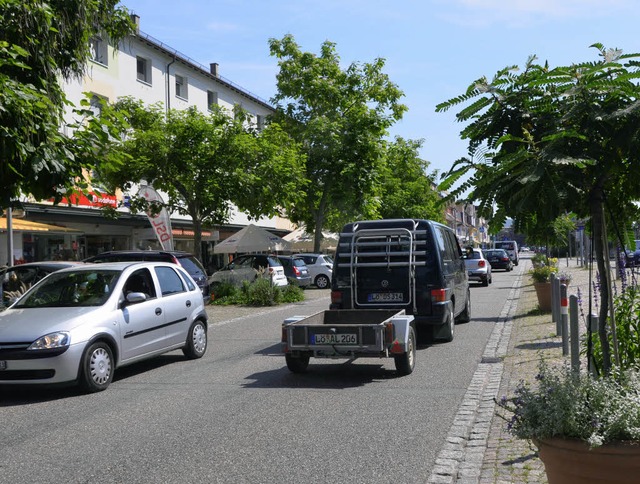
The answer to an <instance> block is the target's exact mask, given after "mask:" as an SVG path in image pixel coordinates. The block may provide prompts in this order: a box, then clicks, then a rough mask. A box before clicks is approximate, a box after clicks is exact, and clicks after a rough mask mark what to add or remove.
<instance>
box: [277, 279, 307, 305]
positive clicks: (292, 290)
mask: <svg viewBox="0 0 640 484" xmlns="http://www.w3.org/2000/svg"><path fill="white" fill-rule="evenodd" d="M280 291H281V293H282V298H281V300H282V302H283V303H293V302H299V301H304V291H303V290H302V289H300V288H299V287H298V286H294V285H293V284H289V285H288V286H284V287H283V288H281V289H280Z"/></svg>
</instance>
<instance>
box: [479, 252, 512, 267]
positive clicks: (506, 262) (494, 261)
mask: <svg viewBox="0 0 640 484" xmlns="http://www.w3.org/2000/svg"><path fill="white" fill-rule="evenodd" d="M484 256H485V258H486V259H487V260H488V261H489V264H491V269H504V270H505V271H507V272H509V271H512V270H513V262H512V261H511V257H509V254H507V251H506V250H504V249H486V250H485V251H484Z"/></svg>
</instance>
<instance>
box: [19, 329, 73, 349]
mask: <svg viewBox="0 0 640 484" xmlns="http://www.w3.org/2000/svg"><path fill="white" fill-rule="evenodd" d="M69 340H70V337H69V333H66V332H64V331H59V332H57V333H49V334H47V335H44V336H43V337H41V338H38V339H37V340H36V341H34V342H33V343H32V344H31V346H29V347H28V348H27V350H50V349H53V348H63V347H65V346H69Z"/></svg>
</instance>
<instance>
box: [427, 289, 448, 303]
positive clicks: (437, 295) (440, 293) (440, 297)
mask: <svg viewBox="0 0 640 484" xmlns="http://www.w3.org/2000/svg"><path fill="white" fill-rule="evenodd" d="M446 300H447V290H446V289H432V290H431V302H434V303H440V302H445V301H446Z"/></svg>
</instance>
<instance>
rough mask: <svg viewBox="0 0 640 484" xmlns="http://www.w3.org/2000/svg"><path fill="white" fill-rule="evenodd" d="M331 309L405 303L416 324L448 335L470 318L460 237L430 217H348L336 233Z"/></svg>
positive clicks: (431, 332) (438, 334) (427, 331)
mask: <svg viewBox="0 0 640 484" xmlns="http://www.w3.org/2000/svg"><path fill="white" fill-rule="evenodd" d="M330 308H331V309H398V310H400V309H404V310H405V311H406V313H407V314H412V315H413V316H414V318H415V324H416V330H417V331H418V333H423V334H426V335H428V336H433V337H434V338H435V339H436V340H440V341H451V340H453V336H454V325H455V323H456V322H467V321H469V320H470V318H471V300H470V295H469V281H468V278H467V271H466V269H465V264H464V260H463V259H462V250H461V248H460V245H459V244H458V240H457V238H456V236H455V234H454V232H453V230H451V229H450V228H449V227H447V226H446V225H442V224H440V223H437V222H434V221H431V220H421V219H396V220H371V221H359V222H353V223H349V224H347V225H345V226H344V228H343V229H342V232H341V233H340V239H339V242H338V246H337V248H336V256H335V259H334V265H333V276H332V280H331V306H330Z"/></svg>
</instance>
